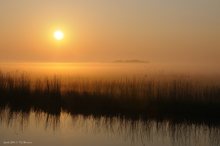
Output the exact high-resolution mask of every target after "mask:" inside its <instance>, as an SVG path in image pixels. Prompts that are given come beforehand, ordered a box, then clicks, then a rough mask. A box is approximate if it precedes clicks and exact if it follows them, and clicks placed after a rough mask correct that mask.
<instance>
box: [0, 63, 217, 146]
mask: <svg viewBox="0 0 220 146" xmlns="http://www.w3.org/2000/svg"><path fill="white" fill-rule="evenodd" d="M0 70H1V71H2V72H15V73H17V72H23V71H24V72H26V73H28V74H29V75H31V78H35V77H36V78H38V77H42V76H51V75H54V74H56V75H60V76H62V77H68V76H75V77H79V76H80V77H84V78H87V77H88V78H93V79H95V78H104V79H107V78H120V77H125V76H145V75H146V74H151V73H152V74H157V73H158V74H160V75H161V74H163V73H170V72H173V73H183V74H185V73H186V74H187V73H189V72H190V73H192V74H193V73H196V74H201V73H202V74H212V75H216V74H217V75H219V73H220V71H219V69H218V68H217V67H216V66H210V65H204V64H202V65H201V64H200V65H183V64H182V65H168V64H163V65H162V64H151V63H139V64H135V63H134V64H123V63H119V64H118V63H73V64H71V63H65V64H59V63H52V64H50V63H32V64H29V63H19V64H17V63H15V64H13V63H10V64H9V63H1V64H0ZM219 125H220V124H218V123H217V124H216V123H215V124H212V123H210V124H207V123H203V122H200V123H193V122H187V121H184V120H182V121H180V122H173V121H170V120H162V121H158V120H153V119H151V120H143V119H135V120H134V119H132V118H130V119H129V118H123V117H107V116H98V117H97V116H94V115H79V114H76V115H72V114H71V115H70V114H68V113H65V112H64V111H62V112H61V113H59V114H58V115H51V114H48V113H44V112H36V111H29V112H21V111H20V112H19V111H16V112H14V111H10V110H9V109H7V108H6V109H5V108H2V109H1V110H0V145H24V143H25V145H32V146H40V145H42V146H43V145H45V146H46V145H54V146H61V145H65V146H72V145H76V146H148V145H149V146H219V145H220V126H219Z"/></svg>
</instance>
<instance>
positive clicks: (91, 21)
mask: <svg viewBox="0 0 220 146" xmlns="http://www.w3.org/2000/svg"><path fill="white" fill-rule="evenodd" d="M57 29H60V30H62V31H63V33H64V39H63V40H62V41H57V40H55V39H54V37H53V33H54V31H55V30H57ZM116 59H140V60H149V61H205V62H218V61H220V1H219V0H166V1H164V0H1V1H0V61H2V62H5V61H6V62H7V61H12V62H13V61H19V62H24V61H25V62H48V61H49V62H51V61H55V62H62V61H69V62H79V61H112V60H116Z"/></svg>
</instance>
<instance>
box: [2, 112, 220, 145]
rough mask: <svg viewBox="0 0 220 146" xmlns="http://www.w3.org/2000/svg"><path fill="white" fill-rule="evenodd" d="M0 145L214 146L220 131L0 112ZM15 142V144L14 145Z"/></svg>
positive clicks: (188, 125)
mask: <svg viewBox="0 0 220 146" xmlns="http://www.w3.org/2000/svg"><path fill="white" fill-rule="evenodd" d="M0 141H1V144H0V145H7V143H14V145H21V144H19V143H29V145H33V146H39V145H54V146H61V145H65V146H72V145H77V146H129V145H130V146H145V145H150V146H218V145H220V128H219V127H216V126H210V125H209V126H208V125H206V124H193V123H187V122H180V123H174V122H170V121H168V120H163V121H155V120H141V119H140V120H131V119H126V118H119V117H104V116H99V117H95V116H92V115H90V116H83V115H70V114H68V113H65V112H61V113H60V115H50V114H47V113H43V112H34V111H31V112H29V113H22V112H9V110H8V109H4V110H2V111H1V118H0ZM16 143H17V144H16Z"/></svg>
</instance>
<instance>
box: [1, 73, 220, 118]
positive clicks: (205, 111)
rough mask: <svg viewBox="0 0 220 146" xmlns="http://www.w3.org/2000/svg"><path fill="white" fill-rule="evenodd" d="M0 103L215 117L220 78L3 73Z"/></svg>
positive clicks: (50, 109) (45, 108) (56, 109)
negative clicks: (100, 77) (102, 77)
mask: <svg viewBox="0 0 220 146" xmlns="http://www.w3.org/2000/svg"><path fill="white" fill-rule="evenodd" d="M0 101H1V102H0V105H1V107H2V106H6V105H7V106H8V105H9V106H11V107H13V108H18V109H22V108H23V109H25V108H32V109H35V110H41V111H47V112H50V113H52V114H59V113H60V111H61V110H64V111H66V112H70V113H83V114H103V115H106V114H109V115H111V114H116V115H129V116H146V117H173V116H175V117H185V118H192V117H193V118H201V119H204V118H207V119H209V118H217V119H219V114H220V83H218V82H212V83H211V82H203V81H200V80H196V79H193V78H191V77H178V76H177V77H172V78H151V77H147V78H121V79H118V80H89V79H87V80H85V79H73V80H71V81H67V82H63V81H62V79H61V78H59V77H56V76H54V77H52V78H41V79H36V80H33V79H32V78H31V77H30V76H29V75H28V74H25V73H22V74H18V75H16V74H14V73H2V72H0Z"/></svg>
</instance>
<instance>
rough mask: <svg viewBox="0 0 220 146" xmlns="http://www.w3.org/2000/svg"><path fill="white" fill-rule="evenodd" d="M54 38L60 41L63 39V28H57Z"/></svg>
mask: <svg viewBox="0 0 220 146" xmlns="http://www.w3.org/2000/svg"><path fill="white" fill-rule="evenodd" d="M54 38H55V39H56V40H58V41H60V40H62V39H63V38H64V34H63V32H62V31H61V30H57V31H55V32H54Z"/></svg>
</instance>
